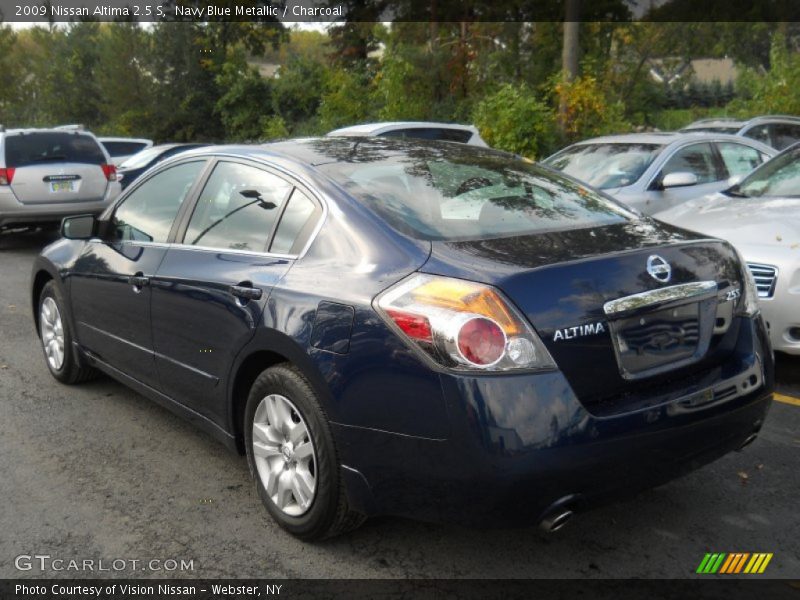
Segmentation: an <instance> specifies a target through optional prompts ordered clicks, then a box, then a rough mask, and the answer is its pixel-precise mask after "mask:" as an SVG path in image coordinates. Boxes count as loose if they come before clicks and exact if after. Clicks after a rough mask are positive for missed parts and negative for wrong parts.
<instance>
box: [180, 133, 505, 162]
mask: <svg viewBox="0 0 800 600" xmlns="http://www.w3.org/2000/svg"><path fill="white" fill-rule="evenodd" d="M413 148H431V149H436V150H437V151H439V152H441V151H445V152H451V153H457V152H460V153H464V152H473V153H481V154H484V155H491V156H495V157H498V158H505V159H508V160H516V159H517V157H516V156H514V155H512V154H509V153H508V152H503V151H501V150H494V149H492V148H485V147H483V146H470V145H468V144H453V143H451V142H441V141H433V140H418V139H413V140H406V139H400V138H379V137H369V136H365V137H353V136H341V137H330V136H325V137H308V138H294V139H290V140H281V141H276V142H269V143H266V144H230V145H224V146H223V145H220V146H205V147H202V148H194V149H191V150H187V151H186V152H181V153H180V154H179V155H178V156H177V157H175V158H174V159H170V160H184V159H185V158H187V157H193V156H214V155H227V156H239V157H242V158H254V159H259V158H261V159H263V160H270V159H274V158H278V159H284V160H289V161H291V162H294V163H298V164H302V165H306V166H312V167H313V166H317V165H323V164H329V163H333V162H350V161H354V162H355V161H358V160H359V158H361V159H362V160H363V158H364V157H368V156H375V154H374V153H375V152H376V151H379V150H380V151H384V152H399V153H403V152H405V151H406V150H410V149H413Z"/></svg>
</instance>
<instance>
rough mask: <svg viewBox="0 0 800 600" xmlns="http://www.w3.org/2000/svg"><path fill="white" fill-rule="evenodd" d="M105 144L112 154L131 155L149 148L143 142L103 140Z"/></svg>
mask: <svg viewBox="0 0 800 600" xmlns="http://www.w3.org/2000/svg"><path fill="white" fill-rule="evenodd" d="M103 146H105V148H106V152H108V153H109V154H110V155H111V156H130V155H131V154H136V153H137V152H140V151H142V150H144V149H145V148H147V144H143V143H142V142H103Z"/></svg>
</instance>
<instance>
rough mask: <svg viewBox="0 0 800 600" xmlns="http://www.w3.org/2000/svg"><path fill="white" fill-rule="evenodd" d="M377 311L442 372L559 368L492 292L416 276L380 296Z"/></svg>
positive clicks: (444, 279)
mask: <svg viewBox="0 0 800 600" xmlns="http://www.w3.org/2000/svg"><path fill="white" fill-rule="evenodd" d="M375 306H376V309H377V310H378V312H379V313H380V314H381V316H383V318H384V319H385V320H386V321H387V322H388V323H389V325H390V326H391V327H392V328H393V329H394V330H395V331H397V332H398V333H399V334H400V335H401V336H402V337H404V338H405V339H406V340H407V341H408V342H409V343H411V344H412V346H413V347H414V348H416V349H418V350H419V351H421V352H422V353H423V354H424V355H425V356H426V357H427V358H428V359H430V360H433V361H434V362H435V363H436V364H437V365H440V366H442V367H446V368H450V369H455V370H460V371H511V370H538V369H553V368H555V363H554V362H553V359H552V358H551V357H550V353H549V352H548V351H547V349H546V348H545V347H544V344H542V342H541V340H540V339H539V336H537V335H536V332H535V331H533V329H532V328H531V327H530V325H528V323H527V322H526V321H525V319H524V318H523V317H522V316H521V315H520V314H519V313H518V312H517V310H516V309H515V308H514V307H513V306H512V305H511V303H510V302H508V301H507V300H506V299H505V298H504V297H503V295H502V294H501V293H500V291H498V290H496V289H495V288H493V287H491V286H488V285H483V284H480V283H475V282H472V281H465V280H463V279H454V278H450V277H440V276H437V275H427V274H423V273H417V274H415V275H412V276H411V277H409V278H407V279H405V280H403V281H401V282H400V283H398V284H396V285H394V286H393V287H391V288H389V289H388V290H386V291H385V292H383V293H382V294H380V295H379V296H378V297H377V298H376V299H375Z"/></svg>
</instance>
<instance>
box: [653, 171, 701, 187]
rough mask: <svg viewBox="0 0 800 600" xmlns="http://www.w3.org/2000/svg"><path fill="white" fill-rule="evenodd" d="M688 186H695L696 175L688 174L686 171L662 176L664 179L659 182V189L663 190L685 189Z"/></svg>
mask: <svg viewBox="0 0 800 600" xmlns="http://www.w3.org/2000/svg"><path fill="white" fill-rule="evenodd" d="M689 185H697V175H695V174H694V173H689V172H688V171H678V172H677V173H668V174H667V175H664V179H662V180H661V188H662V189H665V190H666V189H667V188H674V187H686V186H689Z"/></svg>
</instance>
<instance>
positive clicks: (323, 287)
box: [31, 137, 773, 539]
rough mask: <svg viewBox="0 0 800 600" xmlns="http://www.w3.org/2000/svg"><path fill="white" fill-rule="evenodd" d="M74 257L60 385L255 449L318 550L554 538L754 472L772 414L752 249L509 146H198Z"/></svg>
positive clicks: (51, 346)
mask: <svg viewBox="0 0 800 600" xmlns="http://www.w3.org/2000/svg"><path fill="white" fill-rule="evenodd" d="M62 234H63V239H61V240H59V241H57V242H55V243H54V244H52V245H50V246H48V247H47V248H45V249H44V250H43V251H42V253H41V255H40V256H39V257H38V258H37V260H36V262H35V266H34V271H33V277H32V296H31V300H32V306H33V310H34V315H35V320H36V327H37V331H38V333H39V336H40V337H41V341H42V347H43V349H44V356H45V362H46V365H47V367H48V368H49V370H50V371H51V373H52V374H53V376H54V377H55V378H56V379H58V380H59V381H62V382H64V383H67V384H74V383H78V382H81V381H84V380H86V379H87V378H89V377H91V376H92V375H94V374H95V373H97V372H104V373H106V374H108V375H110V376H112V377H114V378H116V379H118V380H120V381H122V382H123V383H125V384H127V385H128V386H130V387H132V388H133V389H135V390H137V391H139V392H140V393H142V394H144V395H145V396H148V397H150V398H152V399H153V400H155V401H157V402H159V403H161V404H163V405H165V406H167V407H169V408H171V409H172V410H174V411H176V412H177V413H179V414H181V415H184V416H185V417H187V418H189V419H190V420H191V421H193V422H194V423H196V424H197V425H199V426H201V427H203V428H204V429H206V430H208V431H210V432H212V433H213V434H214V435H216V436H217V437H218V438H219V439H221V440H222V441H223V442H225V443H226V444H227V445H229V446H230V447H231V448H234V449H238V450H239V451H240V452H243V453H246V454H247V460H248V463H249V466H250V471H251V473H252V475H253V478H254V479H255V482H256V486H257V489H258V492H259V495H260V497H261V499H262V500H263V502H264V504H265V506H266V508H267V510H268V511H269V512H270V514H271V515H272V516H273V517H274V519H275V520H276V521H277V522H278V523H279V524H280V525H281V526H282V527H284V528H285V529H287V530H288V531H290V532H291V533H293V534H295V535H297V536H298V537H301V538H303V539H316V538H321V537H326V536H331V535H334V534H337V533H341V532H343V531H346V530H348V529H351V528H353V527H355V526H357V525H358V524H359V523H361V522H362V521H363V520H364V518H366V517H368V516H370V515H377V514H390V515H401V516H408V517H413V518H417V519H425V520H432V521H454V522H460V523H467V524H475V525H490V526H527V525H531V524H540V525H542V526H543V527H545V528H547V529H550V530H555V529H557V528H559V527H560V526H562V525H563V524H564V523H565V522H566V521H567V520H568V519H569V517H570V515H571V514H572V513H573V512H575V511H579V510H582V509H583V508H585V507H589V506H592V505H594V504H597V503H599V502H603V501H606V500H608V499H609V498H612V497H614V496H616V495H618V494H620V493H628V492H630V491H635V490H637V489H642V488H646V487H648V486H653V485H658V484H660V483H663V482H665V481H667V480H669V479H671V478H673V477H675V476H677V475H679V474H681V473H684V472H686V471H689V470H691V469H695V468H697V467H699V466H701V465H703V464H706V463H708V462H710V461H712V460H714V459H716V458H718V457H720V456H722V455H724V454H725V453H727V452H729V451H731V450H735V449H738V448H741V447H742V446H744V445H745V444H747V443H749V442H751V441H752V440H753V439H754V438H755V435H756V433H757V432H758V431H759V429H760V428H761V426H762V423H763V421H764V418H765V415H766V413H767V410H768V407H769V403H770V401H771V394H772V389H773V359H772V351H771V349H770V346H769V341H768V337H767V333H766V331H765V328H764V324H763V321H762V319H761V317H760V315H759V311H758V305H757V303H756V292H755V291H754V289H753V283H752V280H751V278H750V276H749V275H748V274H747V272H746V270H744V269H743V267H742V262H741V260H740V258H739V257H738V255H737V254H736V251H735V250H734V249H733V248H732V247H731V246H730V245H729V244H727V243H726V242H723V241H720V240H715V239H708V238H704V237H702V236H699V235H696V234H693V233H689V232H687V231H684V230H681V229H677V228H673V227H670V226H667V225H662V224H659V223H656V222H655V221H651V220H649V219H647V218H644V217H641V216H640V215H638V214H636V213H633V212H630V211H629V210H628V209H626V208H624V207H623V206H622V205H619V204H617V203H615V202H614V201H613V200H611V199H609V198H608V197H606V196H603V195H601V194H600V193H598V192H595V191H593V190H591V189H587V188H586V187H584V186H583V185H581V184H580V183H577V182H576V181H574V180H572V179H569V178H567V177H564V176H562V175H560V174H556V173H554V172H552V171H549V170H547V169H545V168H541V167H538V166H536V165H533V164H529V163H526V162H524V161H521V160H517V159H515V158H513V157H509V156H508V155H504V154H500V153H495V152H493V151H491V150H488V149H481V148H473V147H470V146H466V145H459V144H448V143H446V142H410V141H409V142H406V141H401V140H392V139H380V138H363V139H362V138H335V137H333V138H323V139H302V140H293V141H286V142H278V143H273V144H269V145H265V146H218V147H209V148H203V149H200V150H192V151H189V152H186V153H182V154H180V155H178V156H177V157H175V158H172V159H169V160H167V161H165V162H164V163H162V164H161V165H159V166H158V167H156V168H155V169H153V170H151V171H149V172H148V173H147V174H145V175H144V176H143V177H142V178H141V179H138V180H137V181H136V182H135V183H134V184H133V185H132V186H131V187H130V188H128V189H127V190H126V191H125V193H124V194H122V195H121V196H120V198H119V199H118V200H117V201H116V202H115V203H114V204H113V205H112V206H111V207H109V209H108V210H107V211H106V212H105V213H103V214H102V215H101V216H100V217H99V218H96V217H94V216H90V215H87V216H77V217H71V218H68V219H65V220H64V222H63V224H62Z"/></svg>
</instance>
